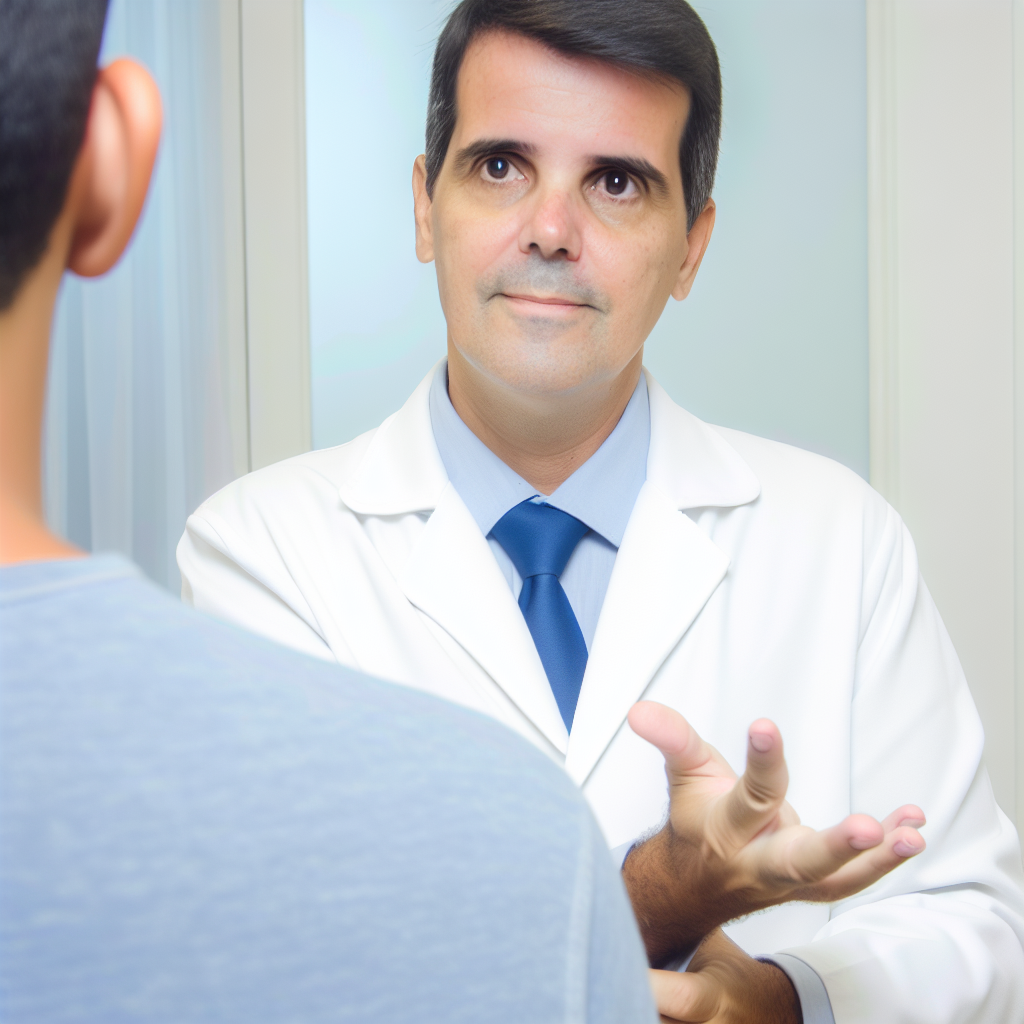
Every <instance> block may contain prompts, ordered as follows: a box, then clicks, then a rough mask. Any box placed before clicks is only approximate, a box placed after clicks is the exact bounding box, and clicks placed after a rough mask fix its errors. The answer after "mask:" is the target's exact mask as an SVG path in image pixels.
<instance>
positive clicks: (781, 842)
mask: <svg viewBox="0 0 1024 1024" xmlns="http://www.w3.org/2000/svg"><path fill="white" fill-rule="evenodd" d="M883 838H884V834H883V832H882V826H881V825H880V824H879V823H878V822H877V821H875V819H874V818H869V817H868V816H867V815H866V814H851V815H850V816H849V817H848V818H846V819H845V820H843V821H841V822H840V823H839V824H838V825H835V826H833V827H832V828H827V829H823V830H822V831H821V832H814V831H812V830H811V829H809V828H807V829H794V830H792V831H791V832H789V834H787V832H779V833H776V834H775V835H774V836H771V837H769V839H768V840H767V841H766V842H765V844H764V846H765V850H764V853H763V855H762V863H763V871H764V874H763V875H762V877H767V878H768V879H769V880H772V881H787V880H788V881H791V882H800V883H803V884H808V883H810V884H813V883H816V882H819V881H822V880H823V879H826V878H828V877H829V876H830V875H832V874H834V873H835V872H836V871H838V870H839V869H840V868H842V867H843V866H845V865H846V864H848V863H849V862H850V861H852V860H854V859H855V858H857V857H859V856H860V855H861V853H862V852H863V851H864V850H867V849H870V848H873V847H876V846H878V845H879V843H881V842H882V840H883ZM757 852H758V851H757V849H756V846H755V847H754V848H752V850H751V853H752V854H755V855H756V854H757Z"/></svg>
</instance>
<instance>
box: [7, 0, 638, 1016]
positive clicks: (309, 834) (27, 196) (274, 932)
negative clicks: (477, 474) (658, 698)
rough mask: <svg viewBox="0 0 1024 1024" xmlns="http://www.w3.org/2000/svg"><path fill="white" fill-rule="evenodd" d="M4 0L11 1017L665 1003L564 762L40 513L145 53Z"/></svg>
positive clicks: (499, 1012) (86, 12) (511, 1012)
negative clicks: (49, 402) (221, 619)
mask: <svg viewBox="0 0 1024 1024" xmlns="http://www.w3.org/2000/svg"><path fill="white" fill-rule="evenodd" d="M105 9H106V0H0V563H2V565H3V568H0V659H2V660H0V666H2V676H0V905H2V908H3V911H2V916H0V1017H2V1018H3V1019H4V1020H5V1021H12V1022H14V1021H18V1022H30V1021H46V1022H48V1024H60V1022H71V1021H79V1022H80V1021H106V1022H113V1021H146V1022H163V1021H166V1022H168V1024H170V1022H175V1024H182V1022H190V1024H199V1022H204V1021H209V1022H212V1021H231V1022H242V1021H245V1022H271V1021H303V1022H305V1024H312V1022H317V1021H322V1022H326V1021H342V1020H352V1021H371V1020H372V1021H399V1020H401V1021H405V1020H408V1019H410V1017H412V1018H416V1019H420V1020H427V1021H442V1020H443V1021H477V1020H480V1019H487V1020H499V1021H506V1022H508V1024H521V1022H523V1021H549V1020H550V1021H555V1020H558V1021H566V1022H575V1021H580V1020H588V1021H595V1022H596V1021H603V1022H608V1024H613V1022H614V1024H618V1022H619V1021H651V1020H653V1019H654V1017H655V1014H654V1007H653V1004H652V1002H651V997H650V991H649V988H648V984H647V973H646V969H645V968H646V965H645V963H644V957H643V951H642V947H641V945H640V941H639V937H638V935H637V934H636V929H635V924H634V922H633V919H632V915H631V914H630V911H629V905H628V902H627V900H626V899H625V894H624V892H623V890H622V884H621V881H620V879H619V877H618V876H617V874H616V872H615V869H614V866H613V865H612V864H611V862H610V861H609V858H608V854H607V848H606V846H605V844H604V841H603V839H602V838H601V835H600V832H599V830H598V828H597V825H596V823H595V822H594V821H593V818H592V816H591V814H590V812H589V810H588V809H587V807H586V804H585V802H584V801H583V799H582V798H581V797H580V796H579V794H578V792H577V791H576V790H575V787H574V786H573V785H572V783H571V782H570V781H569V780H568V779H566V778H565V777H564V773H562V772H561V770H560V769H558V768H557V767H556V766H555V765H552V764H551V763H550V762H549V761H547V760H546V759H545V758H544V757H543V756H542V755H541V754H539V753H538V752H537V751H535V750H532V749H530V747H529V745H528V744H526V743H524V742H523V741H521V740H520V739H519V738H518V737H515V736H513V735H512V734H511V733H510V732H508V730H506V729H504V728H503V727H501V726H499V725H497V724H495V723H492V722H489V721H488V720H487V719H485V718H484V717H482V716H480V715H476V714H474V713H472V712H467V711H465V710H463V709H460V708H455V707H453V706H451V705H449V704H445V703H444V702H441V701H438V700H435V699H433V698H430V697H427V696H425V695H424V694H421V693H415V692H413V691H411V690H408V689H405V688H399V687H394V686H390V685H387V684H383V683H377V682H375V681H373V680H370V679H367V678H365V677H362V676H359V675H357V674H355V673H353V672H351V671H347V670H343V669H339V668H337V667H336V666H329V665H325V664H323V663H322V662H317V661H314V660H312V659H309V658H305V657H302V656H299V655H296V654H294V653H292V652H290V651H286V650H283V649H281V648H278V647H276V646H275V645H273V644H269V643H267V642H265V641H263V640H260V639H258V638H255V637H251V636H248V635H246V634H244V633H242V632H241V631H239V630H237V629H235V628H234V627H231V626H226V625H223V624H221V623H218V622H215V621H213V620H210V619H207V618H206V617H205V616H202V615H199V614H197V613H195V612H192V611H190V610H188V609H185V608H183V607H182V605H181V604H180V602H178V601H176V600H174V599H173V598H171V597H170V596H168V595H166V594H164V593H163V592H162V591H160V590H159V589H158V588H156V587H154V586H153V585H151V584H149V583H147V582H145V581H144V580H143V579H142V577H141V575H140V573H139V572H138V570H137V569H136V568H135V567H133V566H132V565H131V564H130V563H129V562H127V561H125V560H124V559H122V558H119V557H113V556H98V557H86V556H85V555H84V553H83V552H81V551H77V550H75V549H74V548H72V547H70V546H69V545H68V544H67V543H65V542H64V541H62V540H60V539H59V538H57V537H55V536H54V535H52V534H51V533H50V532H49V531H48V530H47V528H46V526H45V524H44V522H43V518H42V514H41V495H40V486H39V482H40V467H39V456H40V445H39V437H40V427H41V421H42V408H43V399H44V389H45V380H46V362H47V347H48V336H49V330H50V323H51V319H52V315H53V306H54V302H55V299H56V296H57V292H58V288H59V285H60V281H61V278H62V275H63V273H64V270H65V268H70V269H71V270H73V271H75V272H77V273H80V274H85V275H95V274H101V273H103V272H105V271H106V270H107V269H109V268H110V267H111V266H112V265H113V264H114V262H115V261H116V260H117V259H118V257H119V255H120V253H121V251H122V250H123V249H124V247H125V246H126V244H127V243H128V241H129V238H130V236H131V233H132V231H133V229H134V226H135V222H136V220H137V218H138V216H139V212H140V210H141V208H142V204H143V200H144V198H145V195H146V189H147V186H148V181H149V176H150V171H151V168H152V166H153V160H154V157H155V155H156V150H157V142H158V138H159V133H160V101H159V96H158V93H157V91H156V87H155V85H154V84H153V81H152V79H151V78H150V77H149V75H148V74H147V73H146V72H145V71H144V70H143V69H142V68H141V67H139V66H138V65H137V64H134V63H132V62H131V61H127V60H119V61H116V62H115V63H113V64H111V65H110V66H109V67H107V68H105V69H103V70H102V71H100V72H99V73H97V71H96V59H97V53H98V50H99V46H100V39H101V36H102V32H103V22H104V14H105Z"/></svg>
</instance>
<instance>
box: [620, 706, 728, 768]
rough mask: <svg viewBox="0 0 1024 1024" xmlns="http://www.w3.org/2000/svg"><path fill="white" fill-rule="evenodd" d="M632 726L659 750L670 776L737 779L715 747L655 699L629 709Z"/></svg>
mask: <svg viewBox="0 0 1024 1024" xmlns="http://www.w3.org/2000/svg"><path fill="white" fill-rule="evenodd" d="M629 726H630V728H631V729H632V730H633V732H635V733H636V734H637V736H639V737H640V738H641V739H642V740H647V742H648V743H650V744H652V745H653V746H655V747H657V748H658V749H659V750H660V751H661V754H662V757H664V758H665V770H666V771H667V772H668V773H669V776H670V777H671V776H673V775H675V776H680V775H688V774H692V773H695V772H697V771H699V770H701V769H705V771H703V772H701V774H713V775H723V774H726V773H727V777H728V778H735V776H734V774H733V772H732V770H731V769H730V768H729V766H728V765H727V764H726V763H725V762H724V761H723V760H722V759H721V758H719V757H717V756H716V755H717V752H716V751H715V749H714V747H711V746H710V745H709V744H707V743H705V742H704V741H703V740H702V739H701V738H700V736H698V735H697V731H696V730H695V729H694V728H693V727H692V726H691V725H690V723H689V722H687V721H686V719H685V718H683V716H682V715H681V714H679V712H678V711H674V710H673V709H672V708H669V707H666V706H665V705H664V704H658V703H656V702H655V701H652V700H642V701H640V702H639V703H638V704H634V705H633V706H632V707H631V708H630V709H629Z"/></svg>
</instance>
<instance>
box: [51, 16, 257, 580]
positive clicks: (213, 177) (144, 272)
mask: <svg viewBox="0 0 1024 1024" xmlns="http://www.w3.org/2000/svg"><path fill="white" fill-rule="evenodd" d="M224 10H225V5H224V4H223V3H218V2H216V0H114V2H113V3H112V4H111V7H110V13H109V16H108V21H107V31H106V36H105V39H104V45H103V58H102V59H103V61H104V62H105V61H108V60H111V59H113V58H114V57H117V56H121V55H127V56H131V57H134V58H135V59H137V60H139V61H140V62H141V63H142V64H144V65H145V66H146V67H147V68H148V69H149V70H150V71H151V73H152V74H153V76H154V78H155V79H156V81H157V83H158V85H159V87H160V92H161V96H162V99H163V105H164V133H163V137H162V141H161V147H160V153H159V156H158V159H157V165H156V170H155V173H154V177H153V183H152V186H151V190H150V195H149V199H148V202H147V206H146V209H145V211H144V214H143V217H142V220H141V222H140V225H139V228H138V230H137V233H136V236H135V238H134V240H133V242H132V244H131V246H130V248H129V250H128V252H127V254H126V256H125V257H124V258H123V259H122V261H121V263H120V264H119V265H118V266H117V267H116V268H115V269H114V270H113V271H112V272H111V273H110V274H108V275H107V276H106V277H105V278H102V279H100V280H95V281H84V280H81V279H79V278H76V277H73V276H71V275H68V276H67V277H66V278H65V281H64V285H63V289H62V293H61V296H60V301H59V303H58V308H57V315H56V319H55V324H54V331H53V340H52V348H51V363H50V381H49V394H48V402H47V412H46V427H45V438H46V440H45V468H44V484H45V500H46V511H47V516H48V519H49V521H50V524H51V525H52V526H53V528H55V529H56V530H57V531H58V532H60V533H61V534H63V535H65V536H66V537H68V538H69V539H70V540H71V541H72V542H73V543H75V544H78V545H79V546H81V547H84V548H86V549H88V550H91V551H120V552H123V553H124V554H126V555H128V556H130V557H131V558H133V559H134V560H135V561H136V562H138V563H139V564H140V565H141V566H142V568H143V569H144V570H145V572H146V573H147V574H148V575H149V576H150V577H151V578H152V579H154V580H156V581H157V582H159V583H161V584H163V585H164V586H166V587H168V588H169V589H171V590H172V591H174V592H177V591H178V590H179V589H180V579H179V576H178V571H177V567H176V565H175V562H174V548H175V545H176V543H177V540H178V538H179V536H180V535H181V532H182V529H183V528H184V524H185V519H186V517H187V516H188V514H189V513H190V512H191V511H192V510H193V509H194V508H195V507H196V506H197V505H198V504H199V503H200V502H201V501H202V500H203V499H204V498H206V497H207V496H208V495H209V494H211V493H213V491H215V490H217V489H218V488H219V487H221V486H223V485H224V484H225V483H227V482H228V481H230V480H231V479H233V478H234V477H235V476H237V475H239V474H240V473H242V472H245V471H246V469H247V468H248V465H247V463H248V450H247V444H248V442H247V437H246V432H245V423H246V416H245V410H244V409H241V410H239V409H238V408H237V406H238V402H239V398H238V396H239V394H241V395H242V400H243V401H244V394H245V387H244V380H243V381H242V382H241V388H239V382H238V381H237V379H236V380H232V379H231V376H232V373H234V374H235V375H236V377H237V373H238V359H237V357H236V358H234V360H233V359H232V353H231V352H230V351H229V347H230V346H229V337H228V336H229V334H230V326H231V322H232V317H236V319H237V316H236V314H237V312H238V311H237V310H234V309H229V308H227V306H228V304H229V302H231V301H233V299H232V298H231V296H232V294H233V293H232V290H231V289H230V288H229V287H227V283H228V282H227V281H226V278H227V277H228V276H230V267H231V261H232V260H234V259H238V258H240V256H239V253H240V251H241V244H242V243H241V239H240V238H238V237H230V236H231V235H232V232H231V230H230V225H231V224H232V223H233V222H232V221H231V219H230V218H226V217H225V208H226V206H227V205H230V202H231V201H232V199H233V196H232V194H231V192H232V189H231V186H230V172H231V170H232V169H231V168H230V167H226V166H225V139H228V140H230V139H231V138H233V134H232V131H231V130H230V126H226V125H224V124H222V121H223V120H224V118H225V109H226V108H225V104H224V102H223V101H224V91H225V88H227V90H228V92H229V93H230V90H231V83H230V80H229V79H228V78H227V77H226V76H225V67H224V60H223V52H224V48H225V45H227V46H229V47H230V45H232V43H237V39H236V40H234V41H232V40H225V39H223V38H222V35H223V33H224V32H225V25H227V26H228V30H229V29H230V20H228V21H225V19H224V16H223V15H224ZM228 70H229V71H230V68H229V69H228ZM228 109H229V110H230V108H228ZM228 163H230V161H228ZM243 315H244V314H243ZM243 344H244V342H243ZM242 373H243V375H244V362H243V364H242ZM232 402H234V406H235V407H234V408H233V407H232Z"/></svg>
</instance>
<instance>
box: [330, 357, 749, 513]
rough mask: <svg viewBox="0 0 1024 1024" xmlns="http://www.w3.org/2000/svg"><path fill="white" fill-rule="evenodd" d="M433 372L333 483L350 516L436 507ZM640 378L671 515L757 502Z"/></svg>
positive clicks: (702, 427)
mask: <svg viewBox="0 0 1024 1024" xmlns="http://www.w3.org/2000/svg"><path fill="white" fill-rule="evenodd" d="M436 370H437V367H436V366H435V367H434V368H433V369H431V371H430V373H428V374H427V376H426V377H424V378H423V380H422V381H421V382H420V383H419V385H418V386H417V388H416V390H415V391H413V393H412V394H411V395H410V396H409V399H408V400H407V401H406V403H405V405H403V406H402V408H401V409H399V410H398V412H396V413H394V414H393V415H391V416H389V417H388V418H387V419H386V420H385V421H384V422H383V423H382V424H381V425H380V426H379V427H378V428H377V430H376V431H374V432H373V433H372V435H371V436H370V437H369V439H368V442H367V443H366V444H365V446H364V448H363V454H362V458H361V459H360V460H359V463H358V466H357V467H356V469H355V472H353V473H351V474H345V475H344V477H343V479H342V480H341V481H339V491H340V494H341V500H342V501H343V502H344V503H345V504H346V505H347V506H348V507H349V508H350V509H352V511H353V512H355V513H357V514H359V515H377V516H386V515H402V514H404V513H408V512H432V511H433V510H434V509H435V508H437V505H438V502H439V501H440V500H441V495H442V494H443V492H444V489H445V487H446V486H447V484H448V474H447V472H446V471H445V468H444V463H443V462H442V461H441V455H440V453H439V452H438V450H437V445H436V444H435V442H434V433H433V430H432V429H431V426H430V405H429V395H430V384H431V381H432V380H433V377H434V373H435V372H436ZM644 373H645V374H646V375H647V388H648V394H649V395H650V408H651V447H650V450H649V452H648V455H647V479H648V481H649V482H651V483H653V484H655V485H656V486H657V487H658V488H659V489H660V491H661V492H663V493H664V494H665V495H666V496H667V498H668V500H669V501H670V502H671V503H672V505H673V506H674V507H675V508H677V509H690V508H728V507H732V506H736V505H745V504H747V503H748V502H751V501H753V500H754V499H755V498H757V496H758V495H759V494H760V491H761V485H760V482H759V481H758V479H757V477H756V476H755V475H754V473H753V471H752V470H751V469H750V467H749V466H748V465H747V464H746V462H744V461H743V459H742V458H741V456H740V455H739V453H738V452H737V451H736V450H735V449H734V448H733V447H732V446H731V445H730V444H729V442H728V441H726V440H725V438H724V437H722V435H721V434H719V433H718V431H716V430H715V429H714V428H713V427H710V426H708V425H707V424H706V423H704V422H702V421H701V420H699V419H697V417H696V416H694V415H692V414H691V413H688V412H687V411H686V410H685V409H683V408H681V407H680V406H678V405H676V403H675V402H673V401H672V399H671V398H669V396H668V394H667V393H666V392H665V390H664V388H662V387H661V386H660V385H659V384H658V382H657V381H656V380H655V379H654V378H653V377H652V376H651V374H650V373H649V372H648V371H647V370H644Z"/></svg>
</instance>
